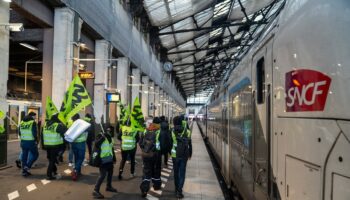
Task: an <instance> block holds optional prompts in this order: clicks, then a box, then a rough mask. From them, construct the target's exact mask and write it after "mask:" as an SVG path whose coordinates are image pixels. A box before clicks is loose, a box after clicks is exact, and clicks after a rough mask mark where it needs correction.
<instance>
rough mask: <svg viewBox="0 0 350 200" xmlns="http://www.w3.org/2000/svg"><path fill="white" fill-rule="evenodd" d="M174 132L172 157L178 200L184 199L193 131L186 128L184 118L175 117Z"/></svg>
mask: <svg viewBox="0 0 350 200" xmlns="http://www.w3.org/2000/svg"><path fill="white" fill-rule="evenodd" d="M173 124H174V129H173V131H172V149H171V157H172V159H173V164H174V182H175V193H176V198H178V199H182V198H184V195H183V193H182V188H183V186H184V183H185V177H186V164H187V160H188V159H191V157H192V142H191V131H190V130H189V129H188V128H187V126H184V124H183V119H182V117H178V116H177V117H174V119H173Z"/></svg>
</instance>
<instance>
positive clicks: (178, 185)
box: [173, 158, 187, 193]
mask: <svg viewBox="0 0 350 200" xmlns="http://www.w3.org/2000/svg"><path fill="white" fill-rule="evenodd" d="M173 163H174V181H175V190H176V192H180V193H182V188H183V187H184V184H185V178H186V164H187V159H182V158H173Z"/></svg>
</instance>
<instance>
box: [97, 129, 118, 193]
mask: <svg viewBox="0 0 350 200" xmlns="http://www.w3.org/2000/svg"><path fill="white" fill-rule="evenodd" d="M105 129H106V133H100V134H99V135H97V137H96V141H95V148H96V149H99V152H100V155H99V157H100V160H101V163H100V166H99V171H100V176H99V177H98V179H97V181H96V185H95V188H94V191H93V193H92V195H93V197H94V198H97V199H103V198H104V196H103V195H102V194H101V193H100V188H101V185H102V182H103V180H104V179H105V178H106V176H107V187H106V191H109V192H115V193H116V192H118V191H117V189H115V188H113V187H112V177H113V167H114V163H115V162H116V157H115V153H114V147H113V145H114V142H113V138H112V135H111V134H112V133H111V131H112V127H110V126H107V127H106V128H105Z"/></svg>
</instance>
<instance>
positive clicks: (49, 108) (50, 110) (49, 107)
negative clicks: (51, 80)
mask: <svg viewBox="0 0 350 200" xmlns="http://www.w3.org/2000/svg"><path fill="white" fill-rule="evenodd" d="M55 113H58V110H57V108H56V106H55V104H54V103H53V102H52V100H51V98H50V97H49V96H48V97H46V119H51V117H52V115H53V114H55Z"/></svg>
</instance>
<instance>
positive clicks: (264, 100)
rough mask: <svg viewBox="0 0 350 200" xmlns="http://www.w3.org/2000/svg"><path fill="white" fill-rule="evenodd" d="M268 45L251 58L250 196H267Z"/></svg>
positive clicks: (268, 153) (266, 43) (269, 47)
mask: <svg viewBox="0 0 350 200" xmlns="http://www.w3.org/2000/svg"><path fill="white" fill-rule="evenodd" d="M272 43H273V37H271V38H270V39H268V40H267V41H266V42H265V43H264V46H262V47H261V48H260V49H259V50H258V51H257V52H256V53H255V54H254V56H253V58H252V77H253V79H252V80H253V94H254V95H253V105H254V109H253V124H254V130H253V152H254V153H253V168H254V169H253V177H254V182H255V183H254V193H255V195H256V196H257V197H258V199H259V197H260V198H266V197H268V196H269V194H271V179H270V177H271V164H270V163H271V156H270V154H271V152H270V149H271V139H270V138H271V131H272V119H271V118H272V114H271V113H272V106H271V105H272V98H271V96H272V95H271V91H272Z"/></svg>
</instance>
